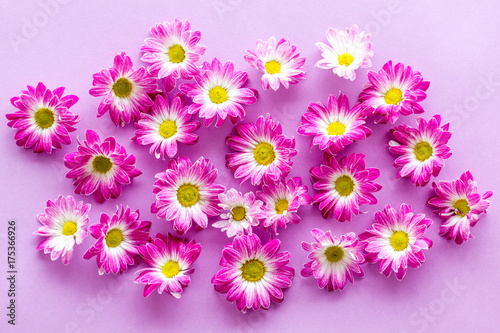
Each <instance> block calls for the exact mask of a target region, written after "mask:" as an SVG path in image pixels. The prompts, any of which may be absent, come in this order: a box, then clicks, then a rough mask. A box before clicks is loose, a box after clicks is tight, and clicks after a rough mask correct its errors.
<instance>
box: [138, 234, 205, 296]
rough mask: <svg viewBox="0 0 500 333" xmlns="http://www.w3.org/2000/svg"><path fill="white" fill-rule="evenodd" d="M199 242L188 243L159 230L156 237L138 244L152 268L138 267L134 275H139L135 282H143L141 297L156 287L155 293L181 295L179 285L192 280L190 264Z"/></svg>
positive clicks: (193, 260) (186, 284)
mask: <svg viewBox="0 0 500 333" xmlns="http://www.w3.org/2000/svg"><path fill="white" fill-rule="evenodd" d="M200 251H201V245H200V244H196V243H195V241H190V242H188V241H187V240H186V239H180V238H178V237H175V236H172V235H171V234H168V236H167V237H165V236H164V235H162V234H160V233H158V234H156V238H155V239H154V240H153V241H151V243H147V244H144V245H142V246H141V247H139V252H140V254H141V257H142V259H143V260H144V261H145V262H146V264H148V265H149V266H150V267H151V268H144V269H140V270H138V271H137V272H135V273H136V274H139V276H138V277H137V278H136V279H135V280H134V282H135V283H142V284H145V285H146V286H145V287H144V294H143V295H144V297H148V296H149V295H150V294H151V293H152V292H153V291H154V290H155V289H156V288H158V294H161V293H163V292H164V291H166V292H167V293H169V294H170V295H172V296H173V297H175V298H180V297H181V293H182V288H185V287H187V286H188V285H189V283H190V282H191V278H190V277H189V275H191V274H192V273H193V272H194V268H191V266H192V265H193V263H194V262H195V261H196V259H197V258H198V256H199V255H200Z"/></svg>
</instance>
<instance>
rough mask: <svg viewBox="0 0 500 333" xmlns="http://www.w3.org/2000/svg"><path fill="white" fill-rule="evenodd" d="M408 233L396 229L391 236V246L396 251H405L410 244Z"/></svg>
mask: <svg viewBox="0 0 500 333" xmlns="http://www.w3.org/2000/svg"><path fill="white" fill-rule="evenodd" d="M408 240H409V238H408V234H407V233H406V232H404V231H396V232H395V233H393V234H392V236H391V246H392V247H393V249H394V250H396V251H403V250H404V249H406V247H407V246H408Z"/></svg>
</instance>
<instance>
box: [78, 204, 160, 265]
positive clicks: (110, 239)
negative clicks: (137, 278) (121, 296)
mask: <svg viewBox="0 0 500 333" xmlns="http://www.w3.org/2000/svg"><path fill="white" fill-rule="evenodd" d="M150 227H151V222H149V221H139V210H136V211H135V212H131V211H130V208H129V207H128V206H127V208H124V207H123V206H122V205H120V206H117V207H116V213H115V214H114V215H113V216H112V217H109V216H108V215H106V214H101V223H99V224H93V225H91V226H90V227H89V230H90V234H91V235H92V237H94V238H95V239H96V242H95V244H94V245H92V247H91V248H90V249H88V250H87V252H85V254H84V255H83V259H85V260H89V259H91V258H92V257H94V256H95V257H96V261H97V267H98V269H99V270H98V272H99V275H102V274H104V273H106V274H109V273H113V274H118V273H123V272H125V271H127V268H128V266H133V265H137V264H139V250H138V248H139V246H141V245H143V244H145V243H147V242H149V240H150V237H149V228H150Z"/></svg>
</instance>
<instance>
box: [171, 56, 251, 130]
mask: <svg viewBox="0 0 500 333" xmlns="http://www.w3.org/2000/svg"><path fill="white" fill-rule="evenodd" d="M247 78H248V74H247V73H246V72H235V71H234V64H233V63H232V62H231V61H228V62H225V63H221V62H220V61H219V60H217V58H214V59H213V60H212V63H211V64H210V63H208V62H204V63H203V66H202V68H201V73H200V74H199V75H197V76H195V77H194V80H195V83H194V84H191V83H183V84H181V85H180V87H179V89H180V90H181V91H182V92H183V93H184V94H186V95H188V96H189V97H191V98H192V99H193V104H191V105H190V106H189V109H188V111H189V113H191V114H195V113H198V116H199V117H200V118H204V119H205V120H204V124H205V126H209V125H210V124H211V123H212V121H213V120H214V119H215V118H217V120H216V122H215V126H216V127H220V126H222V125H223V124H224V121H225V120H226V118H229V120H230V121H231V123H233V124H235V123H236V122H237V121H238V117H239V118H240V119H243V118H244V117H245V109H244V108H243V104H254V103H255V102H256V101H257V97H256V96H257V90H255V89H252V88H243V85H244V84H245V82H246V81H247Z"/></svg>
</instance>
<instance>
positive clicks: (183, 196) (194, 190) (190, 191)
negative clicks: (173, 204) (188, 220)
mask: <svg viewBox="0 0 500 333" xmlns="http://www.w3.org/2000/svg"><path fill="white" fill-rule="evenodd" d="M177 200H178V201H179V203H180V204H181V205H182V206H184V207H191V206H193V205H194V204H196V203H197V202H198V201H200V191H199V190H198V187H197V186H195V185H191V184H183V185H181V186H180V187H179V189H178V190H177Z"/></svg>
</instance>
